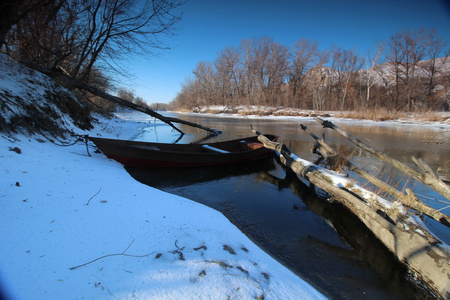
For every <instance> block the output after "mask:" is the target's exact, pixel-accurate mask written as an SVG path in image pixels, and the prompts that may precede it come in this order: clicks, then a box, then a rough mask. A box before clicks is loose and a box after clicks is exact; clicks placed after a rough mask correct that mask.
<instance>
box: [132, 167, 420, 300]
mask: <svg viewBox="0 0 450 300" xmlns="http://www.w3.org/2000/svg"><path fill="white" fill-rule="evenodd" d="M274 168H275V164H274V161H273V159H268V160H263V161H261V162H253V163H248V164H245V165H242V166H241V165H239V166H223V167H213V168H211V167H209V168H195V169H182V168H181V169H135V168H127V170H128V171H129V172H130V174H132V176H133V177H134V178H136V179H137V180H139V181H140V182H142V183H145V184H148V185H151V186H154V187H157V188H159V189H162V190H164V191H167V192H169V193H172V194H177V195H180V196H184V197H187V198H189V199H193V200H195V201H197V202H200V203H203V204H205V205H208V206H210V207H212V208H214V209H216V210H218V211H221V212H222V213H223V214H224V215H225V216H226V217H227V218H229V219H230V220H231V222H233V223H234V224H235V225H236V226H237V227H239V228H240V229H241V230H242V231H243V232H244V233H246V234H247V235H248V236H249V237H250V238H251V239H252V240H253V241H254V242H256V243H257V244H259V245H260V246H261V247H262V248H263V249H264V250H265V251H267V252H268V253H269V254H271V255H272V256H274V257H275V258H276V259H278V260H279V261H280V262H282V263H283V264H284V265H286V266H287V267H288V268H290V269H291V270H292V271H294V272H295V273H297V274H299V275H300V276H301V277H302V278H304V279H305V280H307V281H308V282H310V283H311V284H312V285H313V286H315V287H316V288H317V289H319V290H320V291H321V292H323V293H324V294H325V295H327V296H328V297H330V298H333V299H348V298H366V299H380V298H381V299H406V298H408V299H423V297H424V296H425V294H424V293H423V292H422V291H420V290H418V289H417V288H416V287H415V286H414V285H413V284H412V283H411V282H409V281H408V280H407V279H406V276H407V273H406V270H405V268H404V267H403V266H402V265H401V264H400V263H398V262H397V261H395V259H394V258H393V256H392V254H391V253H389V252H388V251H387V250H386V249H385V248H384V247H383V246H382V245H381V244H380V242H379V241H378V240H377V239H376V238H375V237H374V236H372V234H371V233H370V232H369V231H368V230H367V229H366V228H365V226H364V225H363V224H362V223H361V222H360V221H359V220H358V219H357V218H356V217H354V216H353V215H352V214H351V213H349V212H348V211H347V210H346V209H345V208H343V207H342V206H340V205H338V204H331V203H328V202H326V201H323V200H320V199H319V198H317V197H315V196H314V195H313V194H311V193H310V191H309V189H308V188H307V187H306V186H304V185H303V184H301V183H300V182H299V181H298V180H297V177H296V176H295V174H293V173H291V172H287V173H283V172H277V173H278V175H279V177H282V178H283V179H278V178H276V177H274V176H272V175H269V173H271V172H274V170H273V169H274ZM280 175H281V176H280Z"/></svg>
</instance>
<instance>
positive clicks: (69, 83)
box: [27, 64, 221, 135]
mask: <svg viewBox="0 0 450 300" xmlns="http://www.w3.org/2000/svg"><path fill="white" fill-rule="evenodd" d="M27 65H28V66H29V67H31V68H33V69H35V70H37V71H39V72H41V73H44V74H45V75H47V76H50V77H51V78H52V79H54V80H55V81H57V82H58V83H59V84H61V85H63V86H65V87H67V88H69V89H81V90H85V91H88V92H90V93H91V94H94V95H96V96H99V97H101V98H103V99H105V100H108V101H111V102H114V103H116V104H119V105H121V106H125V107H128V108H131V109H134V110H137V111H140V112H143V113H145V114H147V115H150V116H152V117H154V118H157V119H159V120H161V121H163V122H164V123H166V124H167V125H169V126H170V127H172V128H173V129H175V130H176V131H178V132H179V133H180V134H181V135H184V132H183V131H182V130H181V129H179V128H178V127H176V126H175V125H173V123H179V124H184V125H188V126H191V127H196V128H200V129H203V130H205V131H207V132H209V133H210V134H212V135H218V134H220V133H221V131H220V130H215V129H211V128H208V127H205V126H203V125H200V124H196V123H192V122H189V121H185V120H181V119H178V118H173V117H166V116H163V115H161V114H159V113H157V112H156V111H154V110H152V109H149V108H146V107H143V106H140V105H137V104H135V103H133V102H130V101H127V100H125V99H122V98H119V97H116V96H113V95H110V94H108V93H105V92H103V91H101V90H99V89H98V88H95V87H93V86H92V85H89V84H87V83H85V82H82V81H80V80H78V79H75V78H72V77H70V76H68V75H66V74H65V73H64V72H63V71H61V70H56V69H48V68H46V67H43V66H40V65H36V64H27Z"/></svg>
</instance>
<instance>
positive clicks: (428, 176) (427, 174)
mask: <svg viewBox="0 0 450 300" xmlns="http://www.w3.org/2000/svg"><path fill="white" fill-rule="evenodd" d="M314 119H315V120H316V121H318V122H319V123H321V124H322V126H323V127H326V128H331V129H333V130H334V131H336V132H338V133H339V134H341V135H342V136H344V137H346V138H347V139H349V140H350V141H351V142H352V143H353V144H355V145H356V146H358V147H360V148H361V149H363V150H365V151H367V152H369V153H371V154H373V155H375V156H376V157H378V158H379V159H380V160H382V161H384V162H386V163H388V164H390V165H391V166H393V167H395V168H397V169H398V170H400V171H402V172H403V173H405V174H406V175H408V176H411V177H412V178H414V179H416V180H419V181H421V182H423V183H424V184H426V185H428V186H429V187H431V188H432V189H434V190H435V191H436V192H438V193H439V194H441V195H442V196H444V197H445V198H447V199H448V200H450V187H449V186H448V185H447V184H445V183H444V182H443V181H442V180H440V179H439V177H438V176H437V175H436V174H435V173H434V172H433V171H432V170H431V168H430V167H429V166H428V165H426V163H425V162H423V161H422V160H417V159H416V158H413V161H414V162H415V163H416V164H417V165H418V166H419V167H420V168H421V169H422V170H424V173H420V172H418V171H416V170H414V169H412V168H410V167H408V166H407V165H405V164H403V163H401V162H400V161H398V160H396V159H394V158H392V157H390V156H388V155H387V154H385V153H383V152H382V151H380V150H377V149H375V148H373V147H372V146H370V145H368V144H366V143H364V142H363V141H361V140H360V139H357V138H355V137H354V136H352V135H351V134H350V133H348V132H346V131H345V130H343V129H341V128H340V127H338V126H336V125H334V124H333V123H331V122H330V121H326V120H323V119H321V118H319V117H316V118H314Z"/></svg>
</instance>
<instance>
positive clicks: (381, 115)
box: [334, 108, 450, 122]
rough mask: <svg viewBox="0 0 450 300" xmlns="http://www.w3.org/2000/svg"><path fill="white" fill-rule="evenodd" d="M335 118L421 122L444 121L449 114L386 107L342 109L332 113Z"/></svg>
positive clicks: (448, 118)
mask: <svg viewBox="0 0 450 300" xmlns="http://www.w3.org/2000/svg"><path fill="white" fill-rule="evenodd" d="M334 116H335V117H336V118H345V119H360V120H372V121H391V120H399V119H411V120H417V121H423V122H446V121H448V120H450V115H449V114H442V113H439V112H435V111H417V112H413V113H408V112H403V111H396V110H393V111H390V110H387V109H386V108H378V109H370V110H364V111H343V112H336V113H335V114H334Z"/></svg>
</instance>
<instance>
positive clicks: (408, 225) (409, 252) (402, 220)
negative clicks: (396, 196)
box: [254, 130, 450, 299]
mask: <svg viewBox="0 0 450 300" xmlns="http://www.w3.org/2000/svg"><path fill="white" fill-rule="evenodd" d="M254 132H255V133H256V134H258V140H259V141H260V142H262V143H263V144H264V146H265V147H266V148H269V149H272V150H275V151H277V152H279V153H280V161H281V162H282V163H283V164H284V165H286V166H287V167H289V168H291V169H292V170H293V171H294V172H295V173H297V174H298V176H299V178H300V177H301V178H303V179H304V180H306V182H309V183H310V184H311V185H314V186H316V187H318V188H320V189H322V190H324V191H325V192H326V193H327V194H329V195H330V197H331V200H333V201H336V202H339V203H342V204H343V205H344V206H345V207H347V208H348V209H349V210H350V211H351V212H352V213H354V214H355V215H356V216H357V217H358V218H359V219H360V220H361V221H362V222H363V223H364V224H365V225H366V226H367V228H369V229H370V230H371V231H372V232H373V233H374V234H375V236H376V237H377V238H378V239H379V240H380V241H381V242H382V243H383V244H384V245H385V246H386V247H387V248H388V249H389V250H390V251H391V252H392V253H393V254H394V255H395V256H396V258H397V259H398V260H399V261H400V262H402V263H404V264H405V265H406V266H407V267H408V268H409V270H410V271H411V272H412V273H413V274H414V275H415V276H417V278H418V279H420V280H422V281H423V282H424V283H426V285H427V286H428V288H429V289H430V290H431V291H432V292H433V293H435V294H436V295H437V296H438V297H439V298H442V299H450V284H449V280H448V278H450V250H449V247H448V246H447V245H446V244H445V243H443V242H442V241H440V240H439V239H437V238H436V237H435V236H434V235H432V234H431V233H429V232H428V231H427V229H426V228H425V227H423V226H421V223H420V221H416V220H415V219H414V217H413V216H411V217H405V216H403V217H402V216H400V215H398V217H397V218H393V217H392V216H395V213H391V214H389V218H388V217H383V216H382V215H380V214H379V213H378V208H379V207H381V206H383V204H382V203H380V204H379V205H374V202H375V201H377V199H376V198H372V197H370V198H372V199H370V198H368V197H365V194H366V195H367V194H370V192H367V193H362V192H358V190H357V189H355V188H352V187H351V186H352V185H353V183H352V182H350V180H349V181H348V182H347V183H346V184H345V185H342V183H341V184H336V183H334V179H333V176H330V175H329V174H328V173H327V170H325V169H322V168H320V167H319V166H316V165H314V164H312V163H309V162H307V161H304V160H302V159H300V158H298V157H297V156H296V155H295V154H293V153H292V152H291V151H290V150H289V149H288V148H287V147H286V145H284V144H279V143H276V142H271V141H270V140H269V139H267V138H266V137H265V136H264V135H262V134H261V133H260V132H258V131H255V130H254ZM393 209H394V210H395V207H393ZM397 209H399V208H398V207H397Z"/></svg>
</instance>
